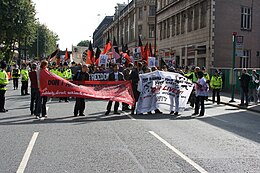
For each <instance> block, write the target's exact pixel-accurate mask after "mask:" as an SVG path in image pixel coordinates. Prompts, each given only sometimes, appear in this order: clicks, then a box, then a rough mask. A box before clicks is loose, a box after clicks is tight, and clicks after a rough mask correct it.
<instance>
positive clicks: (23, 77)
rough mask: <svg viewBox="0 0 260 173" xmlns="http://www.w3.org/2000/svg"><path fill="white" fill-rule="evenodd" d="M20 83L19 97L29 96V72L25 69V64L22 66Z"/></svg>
mask: <svg viewBox="0 0 260 173" xmlns="http://www.w3.org/2000/svg"><path fill="white" fill-rule="evenodd" d="M21 81H22V87H21V95H22V96H24V95H29V93H28V81H29V71H28V70H27V68H26V64H22V70H21Z"/></svg>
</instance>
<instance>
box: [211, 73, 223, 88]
mask: <svg viewBox="0 0 260 173" xmlns="http://www.w3.org/2000/svg"><path fill="white" fill-rule="evenodd" d="M210 87H211V88H212V89H222V78H221V76H219V75H213V76H212V77H211V80H210Z"/></svg>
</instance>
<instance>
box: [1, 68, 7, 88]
mask: <svg viewBox="0 0 260 173" xmlns="http://www.w3.org/2000/svg"><path fill="white" fill-rule="evenodd" d="M8 83H9V81H8V75H7V73H6V71H5V70H0V90H4V91H6V90H7V88H6V87H5V86H6V85H7V84H8Z"/></svg>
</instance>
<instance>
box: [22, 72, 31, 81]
mask: <svg viewBox="0 0 260 173" xmlns="http://www.w3.org/2000/svg"><path fill="white" fill-rule="evenodd" d="M21 76H22V81H28V80H29V71H28V70H27V69H22V70H21Z"/></svg>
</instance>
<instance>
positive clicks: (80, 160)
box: [0, 89, 260, 173]
mask: <svg viewBox="0 0 260 173" xmlns="http://www.w3.org/2000/svg"><path fill="white" fill-rule="evenodd" d="M29 103H30V96H20V90H15V91H14V90H12V89H9V90H8V91H7V97H6V108H7V109H9V112H8V113H5V114H0V139H1V142H0V156H1V157H0V173H9V172H10V173H13V172H17V171H18V172H26V173H54V172H55V173H56V172H57V173H64V172H65V173H67V172H68V173H78V172H87V173H96V172H100V173H106V172H118V173H122V172H126V173H128V172H129V173H139V172H140V173H144V172H147V173H148V172H149V173H168V172H169V173H182V172H187V173H191V172H215V173H220V172H227V173H240V172H241V173H242V172H250V173H259V172H260V115H258V114H257V113H252V112H248V111H245V110H239V109H237V108H233V107H229V106H225V105H216V104H215V105H212V104H211V103H210V102H207V105H206V116H205V117H201V118H194V117H191V116H190V115H191V114H192V113H193V110H192V109H190V110H187V111H185V112H183V113H181V116H180V117H178V118H177V119H175V118H173V117H172V116H170V115H168V114H167V113H165V114H163V115H142V116H141V115H138V116H137V115H135V116H133V117H131V116H129V112H122V113H121V115H113V114H112V113H111V114H110V115H109V116H105V115H104V113H105V108H106V104H107V102H106V101H97V100H88V101H87V102H86V107H87V109H86V111H85V114H86V116H85V117H73V107H74V101H73V100H72V101H70V102H69V103H64V102H63V103H59V102H58V101H57V99H52V100H51V101H50V102H48V104H47V106H48V118H47V119H46V120H37V119H35V117H33V116H30V111H29ZM120 106H121V105H120Z"/></svg>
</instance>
